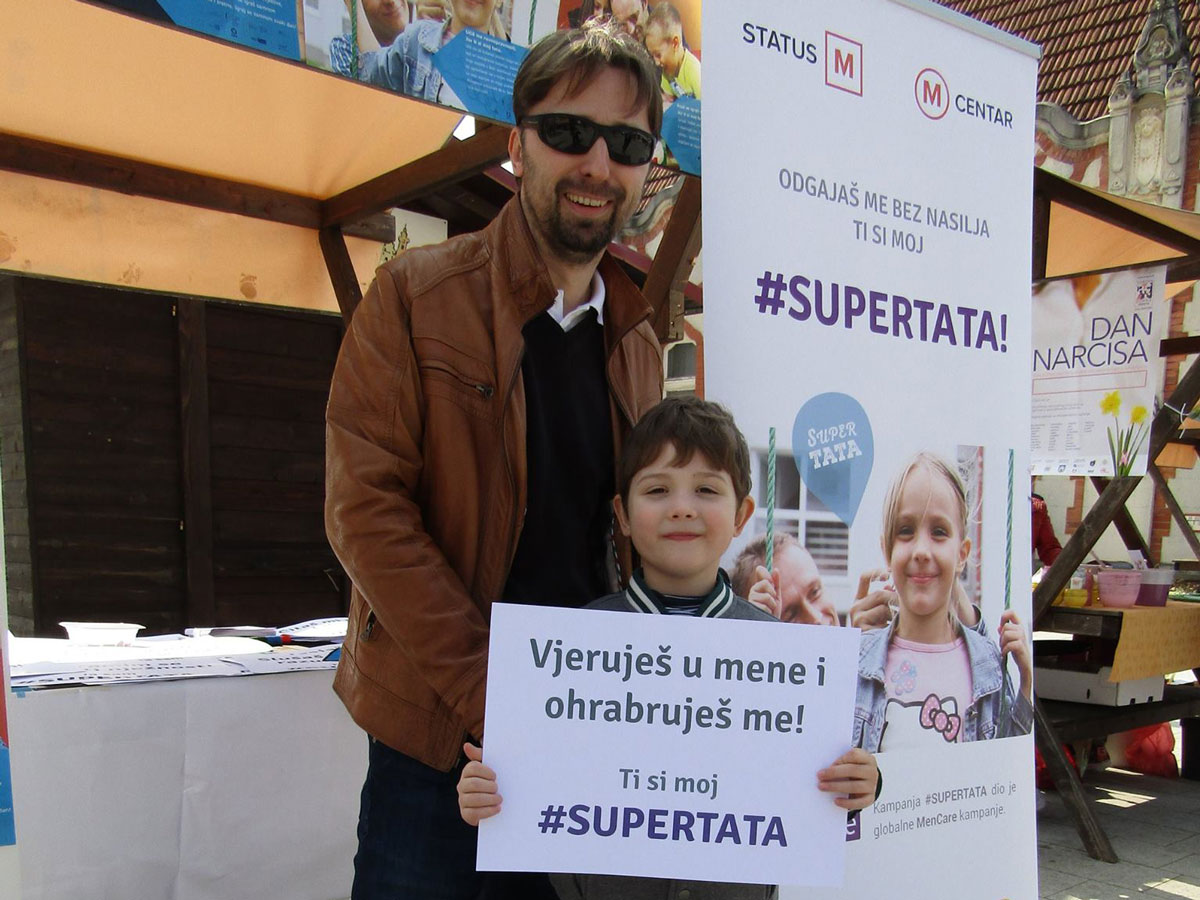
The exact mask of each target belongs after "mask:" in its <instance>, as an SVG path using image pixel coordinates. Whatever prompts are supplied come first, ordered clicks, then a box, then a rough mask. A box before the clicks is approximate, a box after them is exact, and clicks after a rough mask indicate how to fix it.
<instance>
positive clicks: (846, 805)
mask: <svg viewBox="0 0 1200 900" xmlns="http://www.w3.org/2000/svg"><path fill="white" fill-rule="evenodd" d="M878 784H879V765H878V764H877V763H876V762H875V754H873V753H868V752H867V751H866V750H863V749H861V748H858V747H856V748H855V749H853V750H848V751H846V752H845V753H843V754H842V755H841V756H839V757H838V758H837V759H835V760H834V761H833V765H832V766H830V767H829V768H827V769H821V770H820V771H819V772H817V787H818V788H819V789H820V790H822V791H826V792H828V793H832V794H845V795H846V796H844V797H834V798H833V802H834V803H835V804H836V805H838V806H840V807H841V808H842V809H866V808H867V807H868V806H870V805H871V804H872V803H874V802H875V788H876V786H877V785H878Z"/></svg>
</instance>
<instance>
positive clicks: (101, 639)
mask: <svg viewBox="0 0 1200 900" xmlns="http://www.w3.org/2000/svg"><path fill="white" fill-rule="evenodd" d="M58 624H59V625H61V626H62V627H63V628H65V629H67V640H69V641H70V642H71V643H73V644H87V645H88V646H92V647H128V646H129V645H130V644H132V643H133V641H134V639H135V638H136V637H137V633H138V632H139V631H141V630H142V629H143V628H145V627H146V626H145V625H134V624H132V623H130V622H59V623H58Z"/></svg>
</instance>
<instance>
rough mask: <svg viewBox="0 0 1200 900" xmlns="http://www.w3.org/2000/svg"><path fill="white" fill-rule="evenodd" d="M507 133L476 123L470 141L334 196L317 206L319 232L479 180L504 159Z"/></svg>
mask: <svg viewBox="0 0 1200 900" xmlns="http://www.w3.org/2000/svg"><path fill="white" fill-rule="evenodd" d="M509 131H510V129H509V128H508V127H507V126H503V125H487V126H484V125H483V124H482V123H480V124H479V127H478V130H477V131H476V132H475V136H474V137H473V138H469V139H468V140H465V141H459V140H451V141H450V142H449V143H447V144H446V145H445V146H444V147H442V149H441V150H437V151H435V152H433V153H428V154H426V155H425V156H422V157H421V158H420V159H415V160H413V161H412V162H410V163H408V164H407V165H403V166H401V167H400V168H398V169H393V170H392V171H390V172H385V173H384V174H383V175H380V176H378V177H376V178H372V179H371V180H370V181H364V182H363V183H362V184H360V185H358V186H357V187H352V188H350V189H349V190H346V191H342V193H340V194H335V195H334V196H332V197H330V198H329V199H327V200H325V201H323V202H322V203H321V226H322V227H326V226H329V225H345V224H346V223H348V222H355V221H358V220H359V219H362V218H363V217H364V216H369V215H371V214H373V213H377V212H382V211H383V210H385V209H387V208H389V207H392V206H404V205H405V204H406V203H409V202H411V201H413V200H416V199H417V198H419V197H423V196H425V195H426V194H430V193H433V192H435V191H439V190H441V189H443V188H445V187H448V186H449V185H452V184H456V183H458V182H460V181H462V180H463V179H464V178H469V177H471V176H472V175H478V174H479V173H480V172H482V171H483V170H484V169H487V168H489V167H491V166H494V165H496V164H497V163H499V162H503V161H504V160H506V159H508V135H509ZM389 240H390V239H389Z"/></svg>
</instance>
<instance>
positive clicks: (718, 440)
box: [617, 397, 750, 506]
mask: <svg viewBox="0 0 1200 900" xmlns="http://www.w3.org/2000/svg"><path fill="white" fill-rule="evenodd" d="M666 447H674V448H675V459H674V461H673V462H672V465H675V466H686V465H687V464H688V463H689V462H691V461H692V457H693V456H695V455H696V454H697V453H699V454H700V455H701V456H703V457H704V458H705V459H706V460H707V461H708V462H709V463H710V464H712V466H713V467H715V468H716V469H718V470H719V471H722V472H725V473H726V474H728V475H729V480H730V481H732V482H733V492H734V495H735V496H736V497H737V502H738V503H739V504H741V502H742V501H743V500H744V499H746V497H747V495H749V493H750V450H749V448H748V447H747V446H746V439H745V438H744V437H742V433H741V431H739V430H738V427H737V424H736V423H735V422H734V421H733V416H731V415H730V414H729V410H727V409H726V408H725V407H723V406H721V404H719V403H713V402H711V401H709V400H701V399H700V398H699V397H668V398H667V399H666V400H663V401H661V402H659V404H658V405H657V406H655V407H654V408H653V409H651V410H650V411H649V412H648V413H646V414H645V415H644V416H642V418H641V421H639V422H638V423H637V425H635V426H634V428H633V431H631V432H630V433H629V438H628V440H626V441H625V446H624V447H623V448H622V450H621V461H620V464H619V466H618V472H617V493H619V494H620V495H621V500H622V502H624V503H625V504H626V506H628V504H629V486H630V484H632V483H633V479H634V477H635V476H636V475H637V473H638V472H640V471H641V470H642V469H644V468H646V466H648V465H650V464H651V463H652V462H654V461H655V460H656V459H658V457H659V455H660V454H661V453H662V452H663V449H664V448H666Z"/></svg>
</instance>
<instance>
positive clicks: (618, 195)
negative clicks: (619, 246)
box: [533, 182, 626, 262]
mask: <svg viewBox="0 0 1200 900" xmlns="http://www.w3.org/2000/svg"><path fill="white" fill-rule="evenodd" d="M573 190H574V188H573V186H572V185H571V183H570V182H559V183H558V184H557V185H555V188H554V191H553V192H552V193H551V195H550V201H551V205H550V209H549V211H548V214H547V215H545V216H544V217H543V216H542V215H541V212H542V211H541V210H538V209H537V208H536V204H535V208H534V210H533V213H534V216H535V217H536V218H537V219H539V224H540V225H541V226H542V233H543V235H544V236H545V238H546V242H547V243H548V244H549V245H550V249H551V250H553V251H554V252H555V253H556V255H558V256H559V257H560V258H561V259H564V260H567V261H569V262H586V261H587V260H590V259H592V258H594V257H595V256H596V255H597V254H598V253H601V252H603V250H604V248H605V247H607V246H608V245H609V243H610V242H611V241H612V240H613V238H615V237H616V235H617V231H618V230H620V228H621V226H622V225H624V222H623V221H621V222H618V221H617V217H618V215H620V214H622V213H623V212H624V207H625V202H626V194H625V191H623V190H621V189H620V188H619V187H607V188H605V189H604V190H603V191H599V194H600V195H601V196H602V197H604V199H606V200H610V201H612V211H611V212H610V213H609V215H608V216H607V217H606V218H602V219H594V220H584V219H578V218H575V217H573V216H571V214H570V213H569V212H567V213H566V214H565V215H564V211H563V209H562V202H563V201H562V200H561V198H563V197H564V195H565V194H566V193H569V192H572V191H573ZM597 192H598V189H597V188H596V187H587V188H583V189H581V190H580V191H579V193H582V194H588V195H596V194H597ZM566 202H570V201H566Z"/></svg>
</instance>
